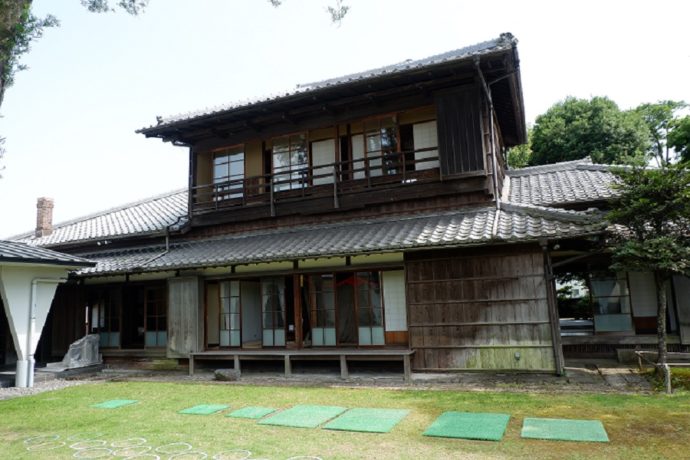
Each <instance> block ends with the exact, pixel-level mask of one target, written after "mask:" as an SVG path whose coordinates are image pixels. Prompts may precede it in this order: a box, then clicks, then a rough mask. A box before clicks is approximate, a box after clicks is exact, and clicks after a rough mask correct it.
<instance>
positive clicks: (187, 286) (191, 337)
mask: <svg viewBox="0 0 690 460" xmlns="http://www.w3.org/2000/svg"><path fill="white" fill-rule="evenodd" d="M203 340H204V302H203V290H202V288H201V281H200V279H199V277H196V276H189V277H180V278H170V279H168V350H167V356H168V358H186V357H188V356H189V353H190V352H195V351H201V350H202V349H203Z"/></svg>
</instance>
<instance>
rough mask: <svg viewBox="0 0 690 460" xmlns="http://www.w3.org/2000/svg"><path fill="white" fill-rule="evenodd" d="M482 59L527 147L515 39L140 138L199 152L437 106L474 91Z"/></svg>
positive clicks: (510, 124) (196, 117) (208, 113)
mask: <svg viewBox="0 0 690 460" xmlns="http://www.w3.org/2000/svg"><path fill="white" fill-rule="evenodd" d="M451 53H452V52H451ZM446 54H447V53H446ZM439 56H444V55H439ZM477 59H479V62H480V65H481V69H482V73H483V74H484V76H485V78H486V79H487V81H488V82H489V84H490V85H491V89H492V92H493V93H494V94H493V99H494V106H495V108H496V111H497V116H498V119H499V124H500V125H501V132H502V133H503V135H504V138H505V139H506V144H507V145H508V146H510V145H515V144H519V143H523V142H525V140H526V130H525V121H524V104H523V96H522V86H521V82H520V69H519V60H518V56H517V40H515V39H514V38H513V37H512V35H510V34H504V35H502V36H501V37H500V38H499V39H496V40H494V41H490V42H485V43H483V44H479V45H474V46H473V47H467V48H464V49H462V50H457V56H454V57H452V58H448V59H434V58H428V59H425V60H420V61H411V62H410V63H407V64H406V63H402V64H399V65H396V66H389V67H387V68H382V69H377V70H373V71H369V72H363V73H360V74H354V75H352V76H346V77H341V78H337V79H333V80H327V81H324V82H318V83H313V84H309V85H305V86H303V87H298V88H297V90H295V91H292V92H288V93H284V94H281V95H275V96H271V97H267V98H262V99H257V100H255V101H250V102H244V103H239V104H233V105H228V106H225V107H218V108H213V109H207V110H205V111H200V112H196V113H192V114H185V115H178V116H174V117H169V118H166V119H162V118H161V119H159V123H158V125H155V126H150V127H147V128H143V129H140V130H138V131H137V132H138V133H141V134H144V135H145V136H147V137H157V138H160V139H162V140H163V141H169V142H173V143H184V144H193V143H196V142H199V141H200V140H202V139H204V138H210V137H231V136H233V135H235V134H237V133H241V132H252V133H254V134H256V133H257V132H259V133H265V132H269V131H270V128H271V126H275V125H281V124H282V125H284V124H285V123H286V122H287V123H288V124H292V125H297V124H301V123H302V122H304V121H305V120H308V119H315V118H318V119H331V120H334V121H338V122H341V121H346V120H347V119H348V117H350V118H351V117H352V113H353V112H356V110H354V109H353V108H355V109H356V108H357V107H361V106H371V105H372V104H373V105H382V104H383V103H384V102H386V101H399V100H402V99H403V98H406V97H407V98H412V97H413V96H416V97H417V98H418V99H419V98H420V97H422V98H426V100H428V101H433V94H434V92H436V91H439V90H443V89H447V88H450V87H454V86H459V85H462V84H471V83H474V82H475V81H476V79H477V69H476V66H475V61H476V60H477ZM492 82H495V84H491V83H492ZM415 100H416V99H415Z"/></svg>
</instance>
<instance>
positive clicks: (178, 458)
mask: <svg viewBox="0 0 690 460" xmlns="http://www.w3.org/2000/svg"><path fill="white" fill-rule="evenodd" d="M205 458H208V454H207V453H206V452H202V451H200V450H190V451H187V452H182V453H179V454H175V455H171V456H170V457H168V460H173V459H175V460H204V459H205Z"/></svg>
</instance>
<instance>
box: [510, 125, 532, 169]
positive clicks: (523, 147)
mask: <svg viewBox="0 0 690 460" xmlns="http://www.w3.org/2000/svg"><path fill="white" fill-rule="evenodd" d="M531 159H532V128H531V127H530V128H528V130H527V143H526V144H520V145H516V146H515V147H511V148H509V149H508V151H507V152H506V161H507V163H508V166H509V167H510V168H511V169H516V168H524V167H525V166H529V164H530V160H531Z"/></svg>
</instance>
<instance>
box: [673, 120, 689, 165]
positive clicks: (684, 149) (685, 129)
mask: <svg viewBox="0 0 690 460" xmlns="http://www.w3.org/2000/svg"><path fill="white" fill-rule="evenodd" d="M668 144H669V145H670V146H671V147H672V148H673V150H675V151H676V153H677V154H678V155H679V156H680V159H681V161H686V162H690V116H686V117H684V118H681V119H676V120H674V122H673V129H672V130H671V132H669V133H668Z"/></svg>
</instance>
